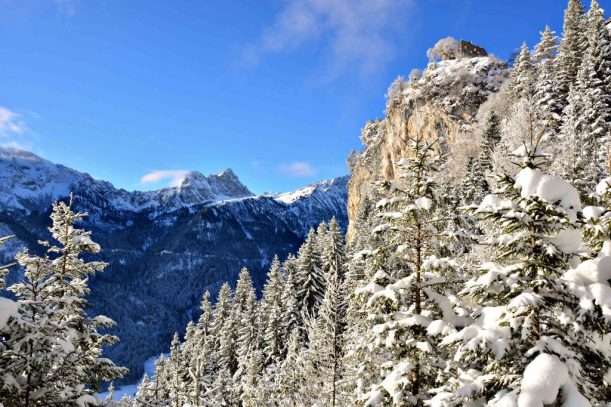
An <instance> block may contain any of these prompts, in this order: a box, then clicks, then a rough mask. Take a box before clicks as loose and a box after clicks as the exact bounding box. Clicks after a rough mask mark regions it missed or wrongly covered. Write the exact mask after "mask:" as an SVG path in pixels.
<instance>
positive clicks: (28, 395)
mask: <svg viewBox="0 0 611 407" xmlns="http://www.w3.org/2000/svg"><path fill="white" fill-rule="evenodd" d="M72 202H73V200H72V197H70V201H69V203H68V204H66V203H64V202H58V203H54V204H53V211H52V213H51V220H52V224H51V227H50V228H49V231H50V232H51V236H52V237H53V239H54V242H48V241H40V244H41V245H42V246H43V247H44V248H46V250H47V254H46V255H45V256H44V257H39V256H34V255H30V254H28V253H27V252H21V253H19V254H18V255H17V257H16V260H17V262H18V263H19V264H20V265H21V266H22V267H23V268H24V269H25V280H24V281H23V282H21V283H17V284H14V285H12V286H11V287H9V291H11V292H12V293H13V294H14V295H15V296H16V297H17V300H18V317H17V318H12V319H11V320H10V321H9V326H8V327H7V328H6V331H7V332H2V333H0V335H1V336H2V337H3V338H4V340H3V341H2V343H1V344H0V347H1V348H0V350H2V352H0V369H1V370H2V372H4V376H3V377H4V378H5V380H7V383H5V384H4V385H3V386H2V387H3V389H9V390H8V392H7V394H2V397H3V398H4V401H5V402H6V403H7V404H9V405H11V404H14V405H36V404H37V405H53V404H62V403H63V404H71V403H72V404H74V403H85V402H89V401H91V400H92V399H95V398H94V397H93V395H92V394H93V392H94V391H99V390H100V385H101V382H103V381H112V380H114V379H116V378H119V377H122V376H123V375H124V374H125V373H126V369H123V368H118V367H116V366H115V365H114V364H113V363H112V362H111V361H110V360H109V359H107V358H102V357H101V356H102V348H103V347H104V346H107V345H112V344H113V343H115V342H116V341H117V338H116V337H114V336H112V335H109V334H102V333H100V332H99V330H100V329H103V328H109V327H111V326H112V325H113V324H114V322H113V321H112V320H110V319H109V318H107V317H105V316H97V317H88V316H87V315H86V314H85V310H84V309H85V307H86V306H87V305H88V303H87V301H86V299H85V297H86V296H87V294H89V288H88V287H87V280H88V277H90V276H92V275H94V274H95V273H96V272H100V271H102V270H103V269H104V268H105V267H106V264H105V263H103V262H97V261H91V262H87V261H85V260H84V259H83V257H82V256H83V254H96V253H99V251H100V246H99V245H98V244H97V243H95V242H93V240H92V239H91V237H90V236H91V233H90V232H87V231H85V230H83V229H79V228H78V227H76V224H77V223H78V222H80V221H81V220H82V219H83V218H84V216H86V214H85V213H80V212H77V213H74V212H73V211H72ZM9 379H10V380H9ZM3 391H5V390H0V392H3Z"/></svg>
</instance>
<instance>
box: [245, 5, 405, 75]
mask: <svg viewBox="0 0 611 407" xmlns="http://www.w3.org/2000/svg"><path fill="white" fill-rule="evenodd" d="M413 4H414V0H287V1H286V2H285V6H284V7H283V8H282V9H281V10H280V12H279V13H278V14H277V15H276V19H275V21H274V22H273V23H272V24H271V25H270V26H269V27H267V28H266V29H265V31H264V32H263V33H262V35H261V37H260V39H259V41H258V42H257V43H256V45H254V46H252V47H251V48H249V49H248V51H247V53H246V58H247V59H248V61H249V62H251V63H257V62H258V61H259V60H260V59H261V58H262V57H264V56H265V55H266V54H270V53H276V52H282V51H286V50H292V49H296V48H299V47H301V46H303V45H305V44H307V43H309V42H319V43H321V44H322V46H323V48H324V49H325V51H326V52H328V53H329V54H330V56H331V59H332V61H331V63H332V65H333V69H334V70H335V71H336V73H338V72H339V71H342V70H344V69H349V68H352V67H354V66H356V67H358V68H359V69H360V70H361V72H362V73H370V72H372V71H375V70H377V69H378V68H379V67H380V66H383V65H384V64H385V63H386V62H388V61H389V60H390V59H391V58H392V57H393V54H394V48H395V47H394V44H393V40H392V38H393V37H394V36H395V34H396V33H397V32H398V31H399V30H401V29H402V28H403V27H405V26H406V24H408V22H407V17H408V12H409V11H411V10H412V5H413ZM395 40H396V39H395Z"/></svg>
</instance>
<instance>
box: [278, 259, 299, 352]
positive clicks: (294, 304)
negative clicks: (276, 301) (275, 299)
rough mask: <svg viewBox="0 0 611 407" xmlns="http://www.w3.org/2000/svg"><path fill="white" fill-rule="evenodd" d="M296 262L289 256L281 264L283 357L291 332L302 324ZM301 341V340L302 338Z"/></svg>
mask: <svg viewBox="0 0 611 407" xmlns="http://www.w3.org/2000/svg"><path fill="white" fill-rule="evenodd" d="M297 267H298V266H297V260H296V259H295V257H294V256H293V255H292V254H291V255H289V257H288V258H287V259H286V260H285V261H284V263H283V264H282V268H283V269H284V284H283V286H282V295H281V297H280V305H281V307H282V319H281V321H280V323H281V325H280V328H281V339H282V340H281V342H280V343H281V344H284V345H283V346H282V348H281V354H282V356H283V357H284V355H285V354H286V351H287V349H286V348H287V345H288V339H289V335H290V334H291V332H293V330H294V329H296V328H297V327H298V326H299V325H300V324H302V323H303V321H302V315H301V303H300V302H299V298H298V287H297V286H296V281H297V280H296V275H297V272H298V268H297ZM302 339H303V338H302Z"/></svg>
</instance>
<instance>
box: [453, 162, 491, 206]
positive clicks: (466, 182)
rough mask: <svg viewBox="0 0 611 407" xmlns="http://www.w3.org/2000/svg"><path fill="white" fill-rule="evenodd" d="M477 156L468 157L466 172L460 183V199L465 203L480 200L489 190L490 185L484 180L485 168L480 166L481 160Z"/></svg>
mask: <svg viewBox="0 0 611 407" xmlns="http://www.w3.org/2000/svg"><path fill="white" fill-rule="evenodd" d="M478 158H479V157H477V158H473V157H471V158H469V160H468V161H467V172H466V174H465V176H464V178H463V180H462V182H461V185H460V191H461V192H462V194H461V200H462V202H463V204H465V205H468V204H470V203H471V202H474V201H476V200H481V199H482V198H483V197H484V196H485V195H487V194H488V192H490V186H489V185H488V180H486V169H485V168H484V167H483V166H482V160H480V159H478Z"/></svg>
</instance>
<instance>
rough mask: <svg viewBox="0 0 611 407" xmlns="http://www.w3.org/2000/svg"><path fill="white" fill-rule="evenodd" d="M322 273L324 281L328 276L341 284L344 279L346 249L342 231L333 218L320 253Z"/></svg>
mask: <svg viewBox="0 0 611 407" xmlns="http://www.w3.org/2000/svg"><path fill="white" fill-rule="evenodd" d="M320 253H321V258H322V262H321V263H322V271H323V277H324V278H325V281H327V280H329V279H331V276H330V275H333V276H335V278H336V279H337V280H338V281H340V282H343V281H344V277H345V263H346V249H345V243H344V237H343V234H342V230H341V228H340V226H339V224H338V223H337V220H336V219H335V217H333V219H331V222H329V230H328V232H327V236H326V239H325V243H324V246H323V247H322V249H321V251H320Z"/></svg>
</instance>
